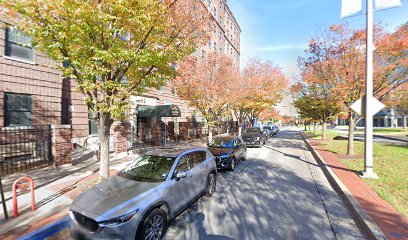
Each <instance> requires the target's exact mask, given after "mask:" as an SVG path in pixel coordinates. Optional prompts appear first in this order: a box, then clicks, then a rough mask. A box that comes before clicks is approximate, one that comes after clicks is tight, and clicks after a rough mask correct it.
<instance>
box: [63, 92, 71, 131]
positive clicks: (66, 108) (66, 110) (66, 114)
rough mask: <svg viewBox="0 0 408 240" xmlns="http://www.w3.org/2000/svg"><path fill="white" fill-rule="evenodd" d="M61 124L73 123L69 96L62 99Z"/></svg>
mask: <svg viewBox="0 0 408 240" xmlns="http://www.w3.org/2000/svg"><path fill="white" fill-rule="evenodd" d="M61 124H62V125H64V124H71V111H70V100H69V98H62V101H61Z"/></svg>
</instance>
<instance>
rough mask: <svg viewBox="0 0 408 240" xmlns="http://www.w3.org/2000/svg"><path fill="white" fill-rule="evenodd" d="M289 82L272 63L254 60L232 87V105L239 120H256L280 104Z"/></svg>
mask: <svg viewBox="0 0 408 240" xmlns="http://www.w3.org/2000/svg"><path fill="white" fill-rule="evenodd" d="M287 86H288V81H287V79H286V78H285V76H284V74H283V73H282V71H281V69H280V68H279V67H278V66H277V65H274V64H273V63H272V62H270V61H263V60H260V59H258V58H252V59H250V60H249V62H248V63H247V66H246V67H245V68H244V70H243V72H242V79H241V81H240V82H235V83H234V84H233V86H232V88H233V93H232V94H231V97H232V99H233V103H232V105H231V107H232V109H233V111H234V114H235V115H236V117H237V119H238V120H240V121H241V120H242V119H244V118H249V119H250V120H252V121H253V120H255V119H256V118H258V117H259V115H260V113H261V112H263V111H265V110H267V109H270V108H271V107H272V106H274V105H275V104H277V103H278V102H280V100H281V99H282V96H283V94H284V91H285V89H286V88H287Z"/></svg>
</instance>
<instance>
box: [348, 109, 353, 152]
mask: <svg viewBox="0 0 408 240" xmlns="http://www.w3.org/2000/svg"><path fill="white" fill-rule="evenodd" d="M353 154H354V118H353V113H352V112H351V110H350V112H349V129H348V141H347V155H353Z"/></svg>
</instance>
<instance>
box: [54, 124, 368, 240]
mask: <svg viewBox="0 0 408 240" xmlns="http://www.w3.org/2000/svg"><path fill="white" fill-rule="evenodd" d="M67 233H68V232H67V231H64V232H63V233H61V234H59V235H58V236H55V237H53V238H52V239H68V234H67ZM165 239H166V240H170V239H177V240H184V239H186V240H187V239H189V240H190V239H200V240H207V239H214V240H215V239H219V240H227V239H245V240H246V239H256V240H260V239H289V240H291V239H366V238H365V237H364V235H363V234H362V233H361V231H360V230H359V229H358V227H357V226H356V224H355V222H354V221H353V219H352V217H351V214H350V213H349V211H348V210H347V208H346V207H345V205H344V204H343V202H342V201H341V199H340V197H339V196H338V194H337V193H336V192H335V191H334V190H333V188H332V187H331V186H330V184H329V182H328V181H327V179H326V178H325V176H324V174H323V172H322V171H321V170H320V168H319V167H318V166H317V163H316V161H315V160H314V158H313V157H312V155H311V153H310V152H309V151H308V150H307V149H306V147H305V144H304V142H303V141H302V140H301V137H300V135H299V133H298V132H297V131H290V130H286V131H285V130H284V131H281V132H280V133H279V134H278V135H276V136H275V137H274V138H272V139H270V140H269V141H268V143H267V144H266V145H265V146H263V147H262V148H249V149H248V159H247V161H245V162H240V163H239V164H238V165H237V168H236V169H235V171H234V172H228V171H220V172H219V176H218V184H217V192H216V193H215V194H214V195H213V196H212V197H211V198H208V197H204V196H203V197H202V198H200V199H199V200H198V201H197V202H196V203H194V204H193V205H192V206H191V207H189V208H188V209H187V210H186V211H184V212H183V213H182V214H181V215H180V216H178V217H177V218H176V219H174V220H173V221H172V222H171V224H170V227H169V229H168V231H167V234H166V237H165Z"/></svg>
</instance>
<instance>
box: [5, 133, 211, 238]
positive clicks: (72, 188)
mask: <svg viewBox="0 0 408 240" xmlns="http://www.w3.org/2000/svg"><path fill="white" fill-rule="evenodd" d="M175 145H178V146H189V145H194V146H197V145H200V146H204V145H205V142H204V141H203V140H202V139H195V140H191V141H186V142H182V143H172V144H169V146H175ZM155 148H157V147H143V148H139V149H136V150H133V151H130V152H129V154H130V155H128V156H124V157H122V158H113V159H111V160H110V164H111V175H113V174H115V173H116V172H117V171H119V170H121V169H123V168H124V167H125V166H126V165H127V164H128V163H129V162H130V161H131V160H133V159H135V158H136V157H137V155H139V154H141V153H145V152H147V151H151V150H154V149H155ZM84 154H85V155H86V154H87V155H89V156H87V157H85V160H83V161H80V162H79V163H76V164H65V165H61V166H59V167H58V169H53V168H52V167H49V168H43V169H36V170H32V171H28V172H21V173H16V174H12V175H9V176H7V177H4V178H3V179H2V182H3V187H4V191H5V199H6V205H7V206H8V214H9V216H12V197H11V195H12V194H11V185H12V184H13V182H14V181H15V180H16V179H18V178H19V177H22V176H30V177H31V178H32V179H33V180H34V182H35V186H36V190H35V196H36V210H35V211H30V204H31V202H30V201H31V197H30V194H29V193H27V194H19V196H18V205H19V212H20V214H19V216H18V217H17V218H13V217H10V218H9V219H8V220H4V213H3V211H2V209H1V210H0V239H4V240H12V239H13V240H14V239H17V238H19V237H21V236H24V235H26V234H27V233H30V232H33V231H35V230H37V229H40V228H42V227H43V226H45V225H48V224H50V223H53V222H55V221H57V220H59V219H62V218H64V217H66V216H67V215H68V209H69V205H70V204H71V202H72V200H73V199H75V198H76V197H77V196H78V195H79V194H80V193H81V192H83V191H86V190H87V189H88V188H90V187H91V186H93V185H95V184H96V183H97V181H98V174H99V172H98V169H99V162H98V161H97V160H96V159H95V158H94V156H93V152H90V151H85V152H81V153H80V154H79V155H84Z"/></svg>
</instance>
